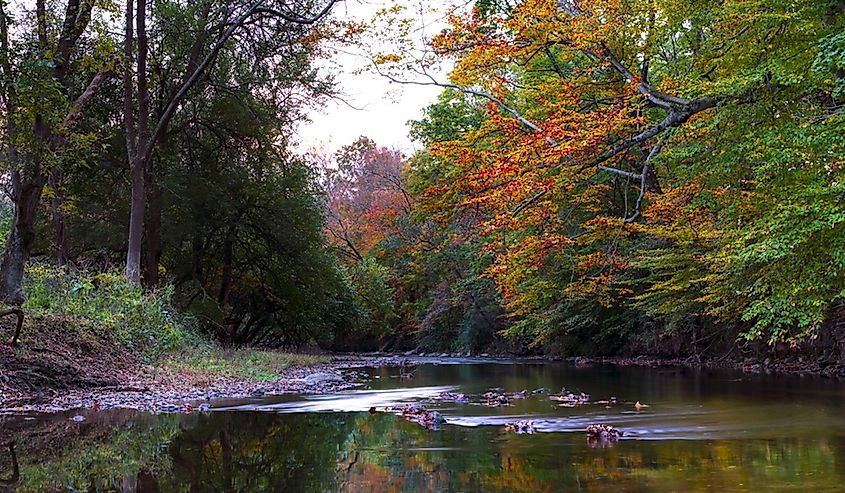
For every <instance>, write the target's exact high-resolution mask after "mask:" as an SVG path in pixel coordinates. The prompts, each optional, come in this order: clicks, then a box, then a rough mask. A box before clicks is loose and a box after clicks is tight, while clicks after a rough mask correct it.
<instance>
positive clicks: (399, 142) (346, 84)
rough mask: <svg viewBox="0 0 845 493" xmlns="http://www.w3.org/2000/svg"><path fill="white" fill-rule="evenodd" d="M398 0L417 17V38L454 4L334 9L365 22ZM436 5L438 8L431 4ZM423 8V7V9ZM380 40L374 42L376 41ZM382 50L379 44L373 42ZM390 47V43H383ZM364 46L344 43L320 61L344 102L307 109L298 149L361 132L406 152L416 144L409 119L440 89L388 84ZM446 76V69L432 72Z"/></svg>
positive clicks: (372, 0) (338, 142) (333, 145)
mask: <svg viewBox="0 0 845 493" xmlns="http://www.w3.org/2000/svg"><path fill="white" fill-rule="evenodd" d="M396 4H399V5H401V6H403V7H405V8H406V9H407V10H406V14H407V15H409V16H414V18H415V19H416V21H415V26H414V29H413V32H414V38H415V39H417V40H420V44H421V43H422V42H421V40H422V39H423V37H431V36H432V35H434V34H436V33H437V32H439V31H440V30H441V29H443V27H445V23H444V21H443V13H442V12H443V11H445V9H446V8H447V7H448V6H449V5H450V4H452V2H447V1H442V0H441V1H433V0H347V1H346V2H345V4H341V5H339V6H338V7H337V9H338V10H336V11H335V14H334V15H335V17H336V18H339V19H346V20H349V19H354V20H357V21H369V20H370V19H372V17H373V16H374V15H375V14H376V12H377V11H378V10H379V9H382V8H389V7H391V6H393V5H396ZM434 8H437V12H432V9H434ZM423 9H424V10H425V12H421V11H422V10H423ZM376 42H377V43H378V41H376ZM374 48H375V49H376V50H381V48H382V47H381V46H375V47H374ZM384 49H385V50H389V43H385V46H384ZM368 65H369V59H368V58H367V56H366V55H365V50H364V49H362V48H346V47H344V48H342V49H340V50H339V51H338V52H337V53H336V54H333V55H332V59H331V60H327V61H325V62H324V64H322V67H323V69H324V70H326V72H327V73H331V74H333V75H334V76H335V80H336V83H337V89H338V90H339V91H340V93H341V94H342V99H343V101H340V100H334V101H329V102H327V104H326V105H325V106H324V107H322V108H319V109H314V110H311V111H310V112H309V116H310V118H311V122H309V123H307V124H302V125H300V127H299V129H298V131H297V134H298V137H299V142H298V147H299V149H300V151H303V152H308V151H311V150H317V151H318V152H320V151H322V152H323V153H333V152H334V151H336V150H337V149H339V148H340V147H342V146H344V145H347V144H351V143H352V142H353V141H354V140H355V139H357V138H358V137H359V136H361V135H365V136H367V137H370V138H371V139H373V140H374V141H375V142H376V143H377V144H379V145H383V146H386V147H392V148H397V149H400V150H402V151H404V152H406V153H409V152H410V151H412V150H413V149H415V148H416V146H415V145H414V144H413V143H412V142H411V140H410V139H409V138H408V131H409V127H408V125H407V123H408V121H409V120H414V119H418V118H420V117H421V116H422V110H423V109H424V108H425V107H426V106H428V105H429V104H432V103H434V102H435V101H436V100H437V95H438V94H439V93H440V92H441V91H442V88H439V87H435V86H415V85H403V84H396V83H392V82H390V81H389V80H387V79H386V78H384V77H382V76H379V75H377V74H375V73H374V72H373V71H372V70H363V71H362V70H361V69H363V68H366V67H367V66H368ZM433 74H434V75H435V76H436V77H437V78H438V79H440V80H445V79H446V77H447V75H446V73H445V72H433Z"/></svg>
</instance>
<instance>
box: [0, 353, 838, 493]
mask: <svg viewBox="0 0 845 493" xmlns="http://www.w3.org/2000/svg"><path fill="white" fill-rule="evenodd" d="M367 372H368V374H369V376H370V378H371V380H370V385H369V387H370V388H369V389H366V390H359V391H350V392H343V393H339V394H335V395H326V396H305V397H290V396H288V397H274V398H268V399H262V400H259V401H251V402H230V403H225V406H224V405H223V403H220V404H218V405H217V406H216V407H215V409H214V411H213V412H211V413H207V414H193V415H162V416H150V415H142V414H134V413H131V412H124V411H114V412H99V413H90V414H88V419H86V421H84V422H82V423H76V422H73V421H71V420H69V419H68V418H69V417H70V415H63V416H56V417H53V418H44V417H41V418H38V419H34V420H23V419H20V418H18V419H15V420H8V419H7V420H6V421H4V422H0V429H2V434H0V445H4V447H3V449H2V450H3V452H2V454H0V491H16V492H27V491H138V492H140V491H144V492H146V491H150V492H165V491H180V492H181V491H186V492H187V491H190V492H211V491H231V492H235V491H238V492H247V491H256V492H258V491H750V490H760V491H807V490H815V491H841V488H842V486H841V485H842V484H843V482H845V421H844V420H845V412H843V411H845V391H844V390H843V388H842V385H841V384H840V383H837V382H831V381H825V380H816V379H792V378H768V377H746V376H742V375H736V374H733V373H707V374H704V373H696V372H690V371H687V370H666V369H626V368H616V367H594V368H587V369H575V368H570V367H567V366H565V365H538V364H515V365H501V364H499V365H489V364H459V365H431V364H428V365H423V366H420V367H419V368H418V370H417V372H416V373H415V378H414V379H413V380H412V381H406V380H401V381H400V379H398V378H397V376H398V369H396V368H393V369H391V368H380V369H370V370H367ZM564 386H565V387H566V388H567V389H571V390H577V391H584V392H589V393H590V394H592V396H593V399H594V400H598V399H604V398H607V397H610V396H613V397H616V398H617V400H618V402H619V404H617V405H615V406H610V407H609V408H608V407H607V406H605V405H601V404H588V405H584V406H579V407H575V408H562V407H559V406H558V405H557V402H556V401H551V400H549V398H548V392H547V393H543V394H537V395H535V396H533V397H531V398H528V399H522V400H516V401H512V402H513V404H514V405H512V406H507V407H499V408H492V407H488V406H484V405H480V404H475V403H469V404H456V403H449V402H439V401H436V400H432V399H433V397H435V396H437V395H438V394H440V393H441V392H444V391H449V392H462V393H466V394H468V395H470V396H477V395H479V394H481V393H483V392H484V391H486V390H487V389H489V388H491V387H503V388H504V391H506V392H516V391H520V390H522V389H528V390H533V389H537V388H540V387H545V388H546V389H548V391H559V390H560V389H561V387H564ZM475 400H477V399H475ZM637 400H639V401H642V402H647V403H648V404H649V405H650V407H649V408H645V409H641V410H640V411H637V410H636V409H635V408H634V407H633V406H632V405H631V402H635V401H637ZM404 402H423V403H425V405H426V406H427V407H430V408H435V409H437V410H439V411H440V412H442V413H443V414H444V416H445V417H446V419H447V423H448V424H447V425H445V426H444V427H443V428H442V429H441V430H440V431H436V432H432V431H427V430H425V429H423V428H421V427H419V426H417V425H415V424H413V423H410V422H407V421H404V420H401V419H399V418H397V417H395V416H393V415H392V414H388V413H377V414H370V413H368V412H367V410H368V409H369V408H370V407H372V406H376V407H382V406H390V405H396V404H399V403H404ZM517 419H532V420H534V421H535V424H536V427H537V428H538V431H540V432H541V433H537V434H534V435H530V436H528V435H515V434H513V433H509V432H507V431H505V430H504V428H503V426H501V425H502V424H504V423H506V422H511V421H514V420H517ZM600 422H604V423H608V424H612V425H614V426H617V427H619V428H622V429H623V430H625V431H626V432H627V433H626V439H624V440H622V441H620V442H619V443H617V444H615V445H612V446H606V447H595V446H591V445H590V444H589V443H588V442H587V440H586V439H585V436H584V434H583V430H584V427H585V426H586V425H587V424H589V423H600ZM11 439H14V440H15V443H16V444H17V445H16V446H15V447H11V446H6V445H5V444H6V443H7V440H11ZM15 471H17V472H15Z"/></svg>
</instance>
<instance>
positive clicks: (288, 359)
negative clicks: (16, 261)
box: [0, 316, 354, 414]
mask: <svg viewBox="0 0 845 493" xmlns="http://www.w3.org/2000/svg"><path fill="white" fill-rule="evenodd" d="M12 330H13V325H12V322H11V321H7V320H2V321H0V334H2V335H7V334H8V335H9V339H10V338H11V333H12ZM352 385H354V384H353V383H352V382H350V381H348V379H347V378H344V376H342V375H341V374H340V372H339V371H337V369H336V368H335V367H334V366H333V365H332V364H331V363H330V358H328V357H326V356H321V355H307V354H287V353H281V352H271V351H257V350H221V349H215V348H213V347H209V348H204V349H202V350H192V351H191V352H190V353H178V354H169V355H165V356H163V357H161V358H159V359H158V360H156V361H155V362H152V363H150V364H145V363H144V362H143V360H142V358H141V357H140V355H138V354H136V353H135V352H133V351H132V350H131V349H130V348H127V346H126V345H125V344H123V343H122V342H121V341H119V340H117V339H116V338H115V337H114V336H113V335H111V334H108V333H106V332H104V331H102V330H101V329H99V328H98V327H96V326H94V325H93V324H90V323H88V322H87V321H86V320H84V319H81V318H74V317H64V316H29V317H27V319H26V322H25V325H24V328H23V331H22V333H21V340H20V343H19V345H18V346H17V347H12V346H11V345H10V344H9V342H8V341H3V342H0V414H2V413H26V412H58V411H63V410H68V409H76V408H84V407H90V408H94V409H110V408H128V409H135V410H142V411H151V412H160V411H165V410H166V411H172V410H173V409H172V408H173V407H174V404H175V403H176V404H178V405H184V404H186V403H191V402H193V403H198V402H202V401H208V400H211V399H220V398H237V397H255V396H262V395H272V394H283V393H289V392H324V391H332V390H338V389H342V388H348V387H350V386H352ZM178 405H177V407H176V408H175V409H176V410H179V409H180V408H179V407H178Z"/></svg>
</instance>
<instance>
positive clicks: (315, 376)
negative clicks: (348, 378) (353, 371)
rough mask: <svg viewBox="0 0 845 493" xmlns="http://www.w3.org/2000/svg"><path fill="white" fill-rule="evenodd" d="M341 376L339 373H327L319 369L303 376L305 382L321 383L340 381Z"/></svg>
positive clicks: (341, 379)
mask: <svg viewBox="0 0 845 493" xmlns="http://www.w3.org/2000/svg"><path fill="white" fill-rule="evenodd" d="M342 381H343V377H341V376H340V375H336V374H334V373H328V372H324V371H319V372H317V373H312V374H310V375H308V376H307V377H305V383H307V384H312V385H313V384H322V383H329V382H342Z"/></svg>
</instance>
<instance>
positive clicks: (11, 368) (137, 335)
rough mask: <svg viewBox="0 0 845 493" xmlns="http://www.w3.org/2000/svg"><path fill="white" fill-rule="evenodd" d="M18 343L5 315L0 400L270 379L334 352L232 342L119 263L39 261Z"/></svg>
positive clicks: (0, 330)
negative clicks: (84, 265) (96, 267)
mask: <svg viewBox="0 0 845 493" xmlns="http://www.w3.org/2000/svg"><path fill="white" fill-rule="evenodd" d="M26 292H27V295H28V297H27V301H26V303H25V304H24V305H23V309H24V312H25V314H26V318H25V322H24V326H23V330H22V332H21V339H20V343H19V345H18V347H16V348H13V347H11V346H10V345H9V344H8V343H9V341H10V340H11V336H12V333H13V330H14V321H13V320H12V319H11V318H6V319H4V320H0V338H2V344H0V370H2V371H0V402H3V403H8V402H18V401H35V400H39V399H41V398H43V397H44V396H49V395H52V394H55V393H56V392H61V391H62V390H69V389H85V388H95V387H118V388H119V387H122V386H131V385H136V384H137V383H138V382H143V383H144V384H145V385H146V384H149V383H150V382H153V383H171V384H183V385H184V384H194V385H202V384H207V383H211V382H214V381H215V380H219V379H224V378H225V379H236V380H243V381H248V382H269V381H273V380H275V379H278V378H279V374H280V373H281V372H282V371H284V370H286V369H288V368H291V367H293V366H309V365H315V364H319V363H322V362H325V361H327V360H328V358H326V357H321V356H314V355H299V354H285V353H278V352H272V351H259V350H254V349H240V350H224V349H221V348H219V347H217V345H216V344H215V343H214V342H213V341H211V340H210V339H209V338H207V337H205V336H204V335H202V334H201V333H200V331H199V328H198V323H197V321H196V320H195V319H194V318H192V317H191V316H189V315H185V314H183V313H180V312H179V310H178V309H176V308H175V307H174V304H173V302H172V291H171V290H169V289H162V290H159V291H156V292H144V290H143V289H141V288H139V287H137V286H134V285H132V284H130V283H127V282H126V281H125V280H123V277H122V276H121V275H120V273H118V272H105V273H93V274H92V273H85V272H68V271H65V270H63V269H56V268H53V267H45V266H37V265H36V266H32V267H30V268H29V270H28V272H27V280H26Z"/></svg>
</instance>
